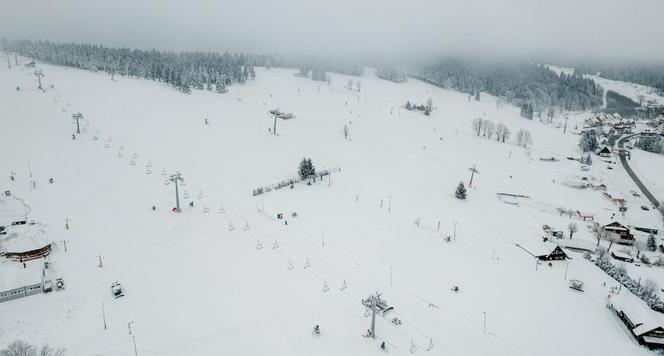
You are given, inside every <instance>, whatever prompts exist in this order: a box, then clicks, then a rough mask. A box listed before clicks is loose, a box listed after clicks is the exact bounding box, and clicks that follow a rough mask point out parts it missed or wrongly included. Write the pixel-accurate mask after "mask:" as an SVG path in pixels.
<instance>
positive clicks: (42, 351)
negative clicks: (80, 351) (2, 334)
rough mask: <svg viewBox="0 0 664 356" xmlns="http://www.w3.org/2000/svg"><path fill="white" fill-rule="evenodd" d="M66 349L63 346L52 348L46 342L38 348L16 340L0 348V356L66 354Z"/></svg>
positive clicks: (61, 355) (56, 355) (62, 355)
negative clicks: (2, 348)
mask: <svg viewBox="0 0 664 356" xmlns="http://www.w3.org/2000/svg"><path fill="white" fill-rule="evenodd" d="M66 351H67V350H65V349H63V348H59V349H54V348H51V347H50V346H48V344H44V345H42V347H40V348H37V347H36V346H34V345H30V344H28V343H27V342H25V341H22V340H16V341H14V342H12V343H11V344H9V345H8V346H7V348H5V349H4V350H0V356H64V355H65V354H66Z"/></svg>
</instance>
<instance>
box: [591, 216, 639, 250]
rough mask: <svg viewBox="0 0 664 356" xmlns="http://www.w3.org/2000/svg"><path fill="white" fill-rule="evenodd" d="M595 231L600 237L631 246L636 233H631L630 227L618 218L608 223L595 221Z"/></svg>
mask: <svg viewBox="0 0 664 356" xmlns="http://www.w3.org/2000/svg"><path fill="white" fill-rule="evenodd" d="M593 231H594V232H596V233H597V235H598V236H599V238H602V239H605V240H609V241H613V242H615V243H618V244H621V245H630V246H631V245H632V244H633V243H634V235H632V234H631V233H630V229H629V227H628V226H627V225H626V224H622V223H620V222H619V221H617V220H612V221H611V222H609V223H607V224H600V223H598V222H595V223H594V224H593Z"/></svg>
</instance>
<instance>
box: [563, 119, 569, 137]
mask: <svg viewBox="0 0 664 356" xmlns="http://www.w3.org/2000/svg"><path fill="white" fill-rule="evenodd" d="M568 119H569V117H567V116H565V128H564V129H563V134H565V133H566V132H567V120H568Z"/></svg>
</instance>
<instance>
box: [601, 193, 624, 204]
mask: <svg viewBox="0 0 664 356" xmlns="http://www.w3.org/2000/svg"><path fill="white" fill-rule="evenodd" d="M603 194H604V196H605V197H607V198H609V199H611V201H612V202H614V203H616V205H618V206H625V197H624V196H623V195H622V193H620V192H616V191H604V192H603Z"/></svg>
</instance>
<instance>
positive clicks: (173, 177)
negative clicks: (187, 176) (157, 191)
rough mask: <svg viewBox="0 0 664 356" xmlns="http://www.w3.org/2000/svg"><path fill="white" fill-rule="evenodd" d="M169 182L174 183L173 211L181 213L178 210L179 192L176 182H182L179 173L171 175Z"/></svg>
mask: <svg viewBox="0 0 664 356" xmlns="http://www.w3.org/2000/svg"><path fill="white" fill-rule="evenodd" d="M170 180H171V182H173V183H175V211H177V212H178V213H180V212H182V210H180V192H179V191H178V182H184V179H183V178H182V175H181V174H180V173H175V174H171V178H170Z"/></svg>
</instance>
